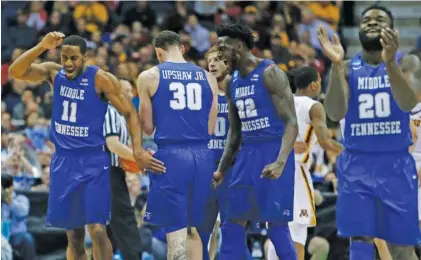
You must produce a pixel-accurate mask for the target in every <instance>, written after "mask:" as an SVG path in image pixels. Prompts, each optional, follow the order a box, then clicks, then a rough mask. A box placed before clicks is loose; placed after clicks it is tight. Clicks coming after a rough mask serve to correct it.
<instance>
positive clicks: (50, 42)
mask: <svg viewBox="0 0 421 260" xmlns="http://www.w3.org/2000/svg"><path fill="white" fill-rule="evenodd" d="M64 37H65V35H64V34H63V33H61V32H50V33H48V34H47V35H45V37H44V38H43V39H42V41H41V46H42V47H43V48H45V49H49V50H50V49H55V48H57V47H58V46H60V44H61V43H62V42H63V39H64Z"/></svg>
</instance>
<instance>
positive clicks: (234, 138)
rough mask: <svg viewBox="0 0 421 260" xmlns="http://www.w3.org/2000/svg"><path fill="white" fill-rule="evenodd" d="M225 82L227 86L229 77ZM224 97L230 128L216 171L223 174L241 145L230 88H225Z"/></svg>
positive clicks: (236, 114) (238, 122)
mask: <svg viewBox="0 0 421 260" xmlns="http://www.w3.org/2000/svg"><path fill="white" fill-rule="evenodd" d="M225 82H226V83H227V84H229V82H230V80H229V77H227V78H226V79H225ZM225 96H226V98H227V101H228V120H229V122H230V128H229V130H228V135H227V142H226V144H225V149H224V153H223V155H222V159H221V161H220V162H219V166H218V171H220V172H223V173H225V172H226V171H227V170H228V169H229V168H230V167H231V166H232V163H233V161H234V158H235V155H236V154H237V152H238V149H240V145H241V140H242V137H241V120H240V117H239V116H238V113H237V108H236V107H235V105H234V103H233V102H232V100H231V97H230V86H229V85H227V86H226V87H225Z"/></svg>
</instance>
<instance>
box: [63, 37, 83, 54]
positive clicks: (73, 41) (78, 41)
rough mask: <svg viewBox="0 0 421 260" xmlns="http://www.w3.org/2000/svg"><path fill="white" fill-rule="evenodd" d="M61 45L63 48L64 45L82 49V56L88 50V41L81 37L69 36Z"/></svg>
mask: <svg viewBox="0 0 421 260" xmlns="http://www.w3.org/2000/svg"><path fill="white" fill-rule="evenodd" d="M61 45H62V46H64V45H70V46H78V47H79V49H80V52H81V53H82V54H86V49H87V44H86V41H85V39H83V38H82V37H80V36H79V35H70V36H67V37H66V38H64V40H63V43H62V44H61Z"/></svg>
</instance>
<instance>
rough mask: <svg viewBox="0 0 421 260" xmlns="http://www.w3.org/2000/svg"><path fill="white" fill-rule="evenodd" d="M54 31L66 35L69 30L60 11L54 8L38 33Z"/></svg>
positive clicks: (43, 33)
mask: <svg viewBox="0 0 421 260" xmlns="http://www.w3.org/2000/svg"><path fill="white" fill-rule="evenodd" d="M55 31H57V32H62V33H64V34H65V35H67V33H68V31H69V29H68V26H66V24H65V23H64V22H63V20H62V13H61V12H60V11H56V10H55V11H53V12H52V13H51V15H50V19H48V21H47V24H46V26H45V27H44V28H42V30H41V31H40V35H45V34H47V33H49V32H55ZM54 50H55V49H54Z"/></svg>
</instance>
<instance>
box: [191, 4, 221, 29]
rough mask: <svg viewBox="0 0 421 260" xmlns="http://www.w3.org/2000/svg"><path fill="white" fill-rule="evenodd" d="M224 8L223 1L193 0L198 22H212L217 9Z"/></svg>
mask: <svg viewBox="0 0 421 260" xmlns="http://www.w3.org/2000/svg"><path fill="white" fill-rule="evenodd" d="M224 9H225V2H224V1H195V2H194V12H195V13H196V15H197V17H198V19H199V20H200V22H205V23H206V22H207V24H213V23H214V21H215V16H216V14H217V13H218V12H219V11H223V10H224Z"/></svg>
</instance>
